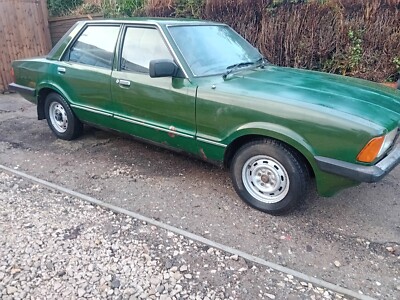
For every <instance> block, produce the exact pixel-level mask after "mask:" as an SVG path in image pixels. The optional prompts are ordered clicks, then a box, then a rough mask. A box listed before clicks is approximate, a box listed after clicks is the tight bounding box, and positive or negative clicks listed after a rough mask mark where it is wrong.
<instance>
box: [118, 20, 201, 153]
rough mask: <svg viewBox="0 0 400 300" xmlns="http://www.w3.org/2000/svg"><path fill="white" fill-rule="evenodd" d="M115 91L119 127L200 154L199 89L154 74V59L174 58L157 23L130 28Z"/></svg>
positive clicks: (121, 55)
mask: <svg viewBox="0 0 400 300" xmlns="http://www.w3.org/2000/svg"><path fill="white" fill-rule="evenodd" d="M119 53H120V58H119V65H118V66H117V69H116V70H115V71H113V72H112V76H111V94H112V98H113V113H114V118H115V123H116V126H117V128H119V129H121V131H125V132H128V133H130V134H133V135H135V136H138V137H141V138H145V139H149V140H152V141H154V142H157V143H162V144H164V145H165V146H169V147H173V148H180V149H183V150H185V151H187V152H192V153H196V152H197V149H196V142H195V133H196V126H195V92H196V87H195V86H192V85H191V83H190V82H189V81H188V80H187V79H185V78H171V77H165V78H150V76H149V62H150V61H151V60H154V59H171V60H173V56H172V54H171V52H170V50H169V48H168V47H167V45H166V43H165V41H164V39H163V36H162V34H161V33H160V32H159V30H158V29H157V28H155V27H141V26H127V27H126V28H124V31H123V40H122V43H121V49H120V52H119Z"/></svg>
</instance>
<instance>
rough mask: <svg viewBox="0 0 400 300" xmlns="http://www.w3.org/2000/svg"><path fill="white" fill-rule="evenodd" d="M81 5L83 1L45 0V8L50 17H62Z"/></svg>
mask: <svg viewBox="0 0 400 300" xmlns="http://www.w3.org/2000/svg"><path fill="white" fill-rule="evenodd" d="M82 4H83V0H47V8H48V10H49V14H50V15H51V16H62V15H66V14H68V13H70V12H71V11H72V10H74V9H75V8H77V7H78V6H79V5H82Z"/></svg>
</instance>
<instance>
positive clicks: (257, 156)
mask: <svg viewBox="0 0 400 300" xmlns="http://www.w3.org/2000/svg"><path fill="white" fill-rule="evenodd" d="M231 177H232V181H233V185H234V187H235V190H236V192H237V193H238V194H239V196H240V197H241V198H242V199H243V200H244V202H246V203H247V204H249V205H251V206H252V207H254V208H256V209H258V210H261V211H263V212H266V213H269V214H273V215H280V214H284V213H286V212H289V211H290V210H292V209H294V208H295V207H297V206H298V205H299V204H300V203H301V202H302V201H303V200H304V199H305V198H306V197H307V192H308V186H309V182H310V176H309V173H308V169H307V166H306V164H305V162H304V160H303V159H302V157H300V155H299V154H298V153H297V152H295V151H294V150H292V149H291V148H289V147H288V146H286V145H285V144H283V143H280V142H278V141H275V140H261V141H254V142H251V143H248V144H246V145H244V146H242V147H241V148H240V149H239V150H238V152H237V153H236V154H235V156H234V158H233V160H232V164H231Z"/></svg>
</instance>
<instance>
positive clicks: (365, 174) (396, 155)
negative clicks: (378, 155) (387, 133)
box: [315, 139, 400, 182]
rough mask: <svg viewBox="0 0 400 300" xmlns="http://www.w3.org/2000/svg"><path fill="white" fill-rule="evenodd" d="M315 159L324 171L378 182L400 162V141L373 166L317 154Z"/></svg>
mask: <svg viewBox="0 0 400 300" xmlns="http://www.w3.org/2000/svg"><path fill="white" fill-rule="evenodd" d="M315 160H316V161H317V165H318V167H319V168H320V169H321V170H322V171H325V172H328V173H332V174H336V175H340V176H343V177H346V178H349V179H352V180H355V181H358V182H377V181H379V180H381V179H382V178H383V177H385V176H386V175H387V174H388V173H389V172H390V171H392V170H393V169H394V168H395V167H396V166H397V165H398V164H399V163H400V141H399V139H398V142H397V144H396V145H395V146H394V147H393V149H392V150H391V151H390V152H389V154H388V155H387V156H386V157H385V158H383V159H382V160H381V161H380V162H378V163H377V164H376V165H373V166H362V165H358V164H352V163H348V162H344V161H341V160H336V159H332V158H327V157H322V156H316V157H315Z"/></svg>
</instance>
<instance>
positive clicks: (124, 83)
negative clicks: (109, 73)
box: [115, 79, 131, 86]
mask: <svg viewBox="0 0 400 300" xmlns="http://www.w3.org/2000/svg"><path fill="white" fill-rule="evenodd" d="M115 82H116V83H118V84H119V85H122V86H131V82H130V81H129V80H124V79H117V80H116V81H115Z"/></svg>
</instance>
